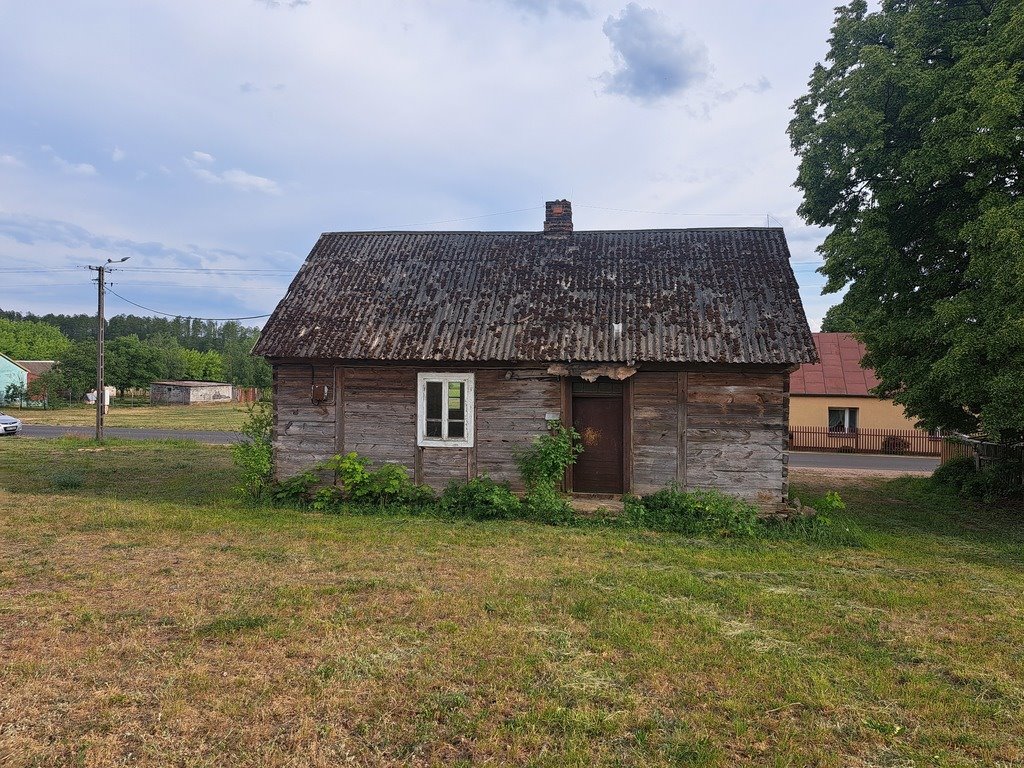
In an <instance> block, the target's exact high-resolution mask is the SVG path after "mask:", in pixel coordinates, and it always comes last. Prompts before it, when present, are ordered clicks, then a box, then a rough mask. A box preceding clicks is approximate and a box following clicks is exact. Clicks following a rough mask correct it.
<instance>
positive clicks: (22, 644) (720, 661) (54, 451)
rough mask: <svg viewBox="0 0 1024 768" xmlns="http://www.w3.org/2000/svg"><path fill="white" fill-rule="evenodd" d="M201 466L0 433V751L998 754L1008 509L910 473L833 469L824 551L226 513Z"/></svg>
mask: <svg viewBox="0 0 1024 768" xmlns="http://www.w3.org/2000/svg"><path fill="white" fill-rule="evenodd" d="M35 442H37V443H42V441H35ZM227 455H228V451H227V450H226V449H217V448H205V447H204V448H192V447H188V446H180V445H179V446H175V445H160V444H142V445H140V446H123V447H122V446H112V450H110V451H107V452H104V453H99V454H93V453H79V452H77V451H76V450H75V449H74V447H71V446H69V447H67V448H66V449H62V448H60V447H59V446H52V445H50V446H48V447H47V446H43V445H34V444H33V441H17V444H16V446H12V447H11V448H6V447H3V448H0V487H2V488H6V489H7V490H0V508H2V509H3V514H2V515H0V764H3V765H5V766H6V765H12V766H29V765H76V764H77V765H90V766H91V765H95V766H105V765H112V764H122V763H131V764H137V765H146V766H164V765H221V764H230V765H251V766H266V765H269V766H278V765H279V766H286V765H287V766H293V765H322V766H334V765H339V764H353V765H366V766H371V765H373V766H378V765H467V766H468V765H477V764H488V763H489V764H495V765H541V766H544V765H548V766H565V765H586V766H602V765H609V766H610V765H654V766H677V765H704V766H731V765H751V766H754V765H758V766H759V765H824V766H846V765H863V766H867V765H925V764H928V765H931V764H939V765H968V764H977V765H998V764H1004V765H1012V764H1015V763H1019V762H1021V761H1022V760H1024V726H1022V725H1021V723H1022V722H1024V717H1022V714H1024V709H1022V708H1024V684H1022V680H1024V653H1022V650H1024V628H1022V624H1024V616H1022V611H1021V608H1020V600H1019V596H1020V594H1021V593H1022V588H1024V567H1022V565H1021V562H1020V559H1019V552H1020V551H1021V547H1022V544H1024V536H1022V529H1021V526H1020V525H1019V523H1018V524H1016V525H1014V524H1012V522H1011V521H1010V519H1009V518H1008V517H1007V516H1006V515H1005V514H1004V513H996V512H986V511H984V510H979V509H974V510H971V511H958V510H959V509H960V507H962V505H960V506H958V504H959V503H958V502H956V501H955V500H953V499H951V498H949V497H946V496H943V495H941V494H936V493H935V492H934V491H932V490H930V489H929V488H927V487H926V486H925V484H924V482H923V481H920V480H913V479H906V480H900V481H887V480H883V479H879V478H874V479H871V480H870V481H864V482H861V481H860V480H857V481H852V482H849V483H846V482H844V483H842V484H840V486H839V490H840V492H841V493H843V495H844V498H846V499H847V502H848V504H849V508H848V510H847V515H848V520H849V521H850V522H851V523H856V524H857V525H859V526H861V527H862V528H863V529H864V530H865V531H866V532H867V534H866V535H867V546H863V547H860V548H849V547H834V546H822V545H816V544H811V543H806V542H800V541H792V542H778V541H770V542H757V541H755V542H747V543H738V542H734V541H701V540H687V539H684V538H681V537H678V536H672V535H662V534H635V533H626V532H621V531H609V530H593V529H571V528H570V529H565V528H553V527H547V526H540V525H532V524H526V523H515V522H501V523H498V522H495V523H455V524H451V523H445V522H442V521H437V520H424V519H417V518H403V517H387V518H374V517H345V516H323V515H316V514H302V513H297V512H289V511H274V510H261V509H248V508H246V507H244V506H241V505H239V504H237V503H236V502H234V501H232V500H231V499H230V486H231V484H232V480H231V477H230V464H229V461H228V460H227V458H226V457H227ZM92 462H99V463H98V464H93V463H92ZM12 465H13V466H14V467H15V468H14V469H10V467H11V466H12ZM33 467H35V468H36V470H35V471H36V472H38V473H39V474H42V475H44V476H46V477H49V476H50V474H52V472H53V471H55V470H57V469H59V470H60V471H62V472H73V473H77V474H78V475H80V476H81V477H84V478H86V482H85V483H83V484H82V485H81V486H80V487H78V488H76V489H64V490H61V491H58V490H55V489H52V488H50V487H49V486H48V485H46V483H47V482H49V481H46V480H39V481H37V480H35V479H32V478H31V477H27V475H31V474H32V473H33V469H32V468H33ZM211 467H213V468H215V470H216V471H214V469H210V468H211ZM157 468H158V469H157ZM217 468H219V469H217ZM100 471H102V472H106V473H107V475H106V480H105V481H104V483H109V484H113V485H112V486H111V487H113V488H115V490H114V491H111V490H110V487H106V486H104V485H99V484H96V485H90V482H91V481H90V480H89V478H90V477H92V476H93V475H94V474H95V473H96V472H100ZM217 472H222V473H224V474H225V475H226V477H225V478H223V479H222V480H220V481H219V482H215V481H214V478H215V476H216V474H217ZM121 475H124V476H125V477H127V478H130V482H129V481H126V482H124V483H123V484H121V485H117V483H118V482H119V481H118V480H117V478H118V477H119V476H121ZM197 478H198V479H197ZM793 479H794V483H795V485H796V487H797V489H798V491H799V492H800V493H801V495H803V496H806V497H807V498H808V499H811V498H814V497H815V496H816V495H820V493H821V492H823V490H824V489H826V487H827V489H832V488H834V487H835V484H834V483H833V484H830V485H827V486H826V484H824V482H823V481H821V480H820V479H818V478H816V477H810V476H808V477H807V478H806V479H805V477H804V476H803V474H802V472H800V471H794V472H793ZM195 485H200V486H202V487H203V488H202V493H196V492H193V491H190V490H188V489H189V488H190V487H192V486H195ZM130 486H134V488H135V489H134V490H132V489H131V487H130ZM957 515H960V516H961V518H962V519H969V520H971V522H972V525H973V527H972V529H971V530H969V531H964V530H963V526H962V524H961V523H958V522H957V518H956V516H957ZM1011 551H1015V552H1016V553H1017V555H1018V556H1017V559H1016V560H1013V559H1012V558H1011V556H1010V553H1011Z"/></svg>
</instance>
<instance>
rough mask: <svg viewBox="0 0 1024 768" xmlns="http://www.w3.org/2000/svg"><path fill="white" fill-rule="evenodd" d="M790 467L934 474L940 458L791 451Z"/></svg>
mask: <svg viewBox="0 0 1024 768" xmlns="http://www.w3.org/2000/svg"><path fill="white" fill-rule="evenodd" d="M789 466H790V467H792V468H794V469H860V470H867V471H881V472H933V471H935V468H936V467H938V466H939V458H938V457H937V456H882V455H877V454H872V453H818V452H816V451H791V452H790V454H789Z"/></svg>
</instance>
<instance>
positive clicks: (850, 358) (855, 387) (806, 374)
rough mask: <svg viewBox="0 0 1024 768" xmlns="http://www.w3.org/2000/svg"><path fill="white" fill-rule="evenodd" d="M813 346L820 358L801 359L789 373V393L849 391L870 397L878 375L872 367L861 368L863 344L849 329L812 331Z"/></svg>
mask: <svg viewBox="0 0 1024 768" xmlns="http://www.w3.org/2000/svg"><path fill="white" fill-rule="evenodd" d="M812 335H813V336H814V346H815V347H817V348H818V358H819V360H820V361H821V362H818V363H804V364H803V365H801V366H800V367H799V368H798V369H797V370H795V371H793V373H792V374H791V375H790V377H789V392H790V394H792V395H849V396H854V397H873V395H871V389H872V388H873V387H875V386H877V385H878V379H877V378H876V377H875V372H874V371H873V370H872V369H871V368H861V367H860V360H861V358H862V357H863V356H864V352H865V351H866V350H865V349H864V345H863V344H861V343H860V342H859V341H857V340H856V339H855V338H853V334H850V333H815V334H812Z"/></svg>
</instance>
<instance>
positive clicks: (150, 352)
mask: <svg viewBox="0 0 1024 768" xmlns="http://www.w3.org/2000/svg"><path fill="white" fill-rule="evenodd" d="M164 369H165V365H164V361H163V359H162V356H161V354H160V351H159V350H158V349H156V348H155V347H153V346H152V345H151V344H147V343H146V342H143V341H140V340H139V337H138V336H121V337H119V338H116V339H113V340H111V341H109V342H107V343H106V350H105V365H104V372H103V375H104V379H105V380H106V383H107V384H110V385H112V386H115V387H117V388H118V389H128V388H132V389H135V388H139V387H148V386H149V385H150V384H152V383H153V382H154V381H155V380H157V379H159V378H161V377H162V376H163V372H164Z"/></svg>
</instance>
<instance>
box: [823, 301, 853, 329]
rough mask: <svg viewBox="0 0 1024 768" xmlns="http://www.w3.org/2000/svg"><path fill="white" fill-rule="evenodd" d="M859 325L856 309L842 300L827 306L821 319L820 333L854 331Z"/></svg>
mask: <svg viewBox="0 0 1024 768" xmlns="http://www.w3.org/2000/svg"><path fill="white" fill-rule="evenodd" d="M859 326H860V318H859V317H858V316H857V312H856V310H854V309H852V308H850V307H849V306H847V305H846V304H844V303H843V302H840V303H838V304H833V305H832V306H831V307H829V308H828V310H827V311H826V312H825V316H824V317H823V318H822V319H821V330H822V333H856V332H857V329H858V327H859Z"/></svg>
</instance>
